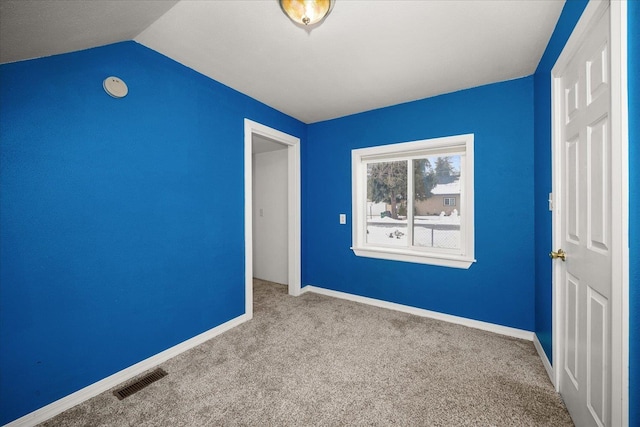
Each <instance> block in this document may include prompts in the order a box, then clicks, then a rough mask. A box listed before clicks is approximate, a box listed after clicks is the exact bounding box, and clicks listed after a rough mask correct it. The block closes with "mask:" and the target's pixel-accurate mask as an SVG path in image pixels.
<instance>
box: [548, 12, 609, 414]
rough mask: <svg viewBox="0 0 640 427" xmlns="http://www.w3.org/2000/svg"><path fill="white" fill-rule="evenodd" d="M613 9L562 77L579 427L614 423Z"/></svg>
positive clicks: (564, 210)
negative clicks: (610, 25)
mask: <svg viewBox="0 0 640 427" xmlns="http://www.w3.org/2000/svg"><path fill="white" fill-rule="evenodd" d="M610 74H611V73H610V44H609V8H607V9H606V11H605V12H604V13H603V14H602V15H601V16H600V17H599V18H597V19H594V20H593V21H592V24H591V28H590V29H589V30H588V31H587V32H586V36H585V37H584V39H583V40H582V42H581V43H580V44H579V45H578V46H577V48H576V51H575V53H574V54H573V56H572V59H571V60H570V61H569V62H568V63H567V66H566V67H565V68H564V69H563V70H560V71H559V73H558V74H557V75H556V80H555V82H556V85H558V86H556V89H558V90H557V91H556V95H557V96H560V97H561V98H560V103H559V104H560V105H561V106H560V111H559V112H558V114H559V117H560V120H559V132H560V140H559V141H558V142H560V143H561V145H562V147H559V149H558V150H557V151H556V153H557V154H558V156H559V159H556V161H559V163H560V165H561V173H560V174H559V175H560V176H558V177H557V178H558V179H559V180H560V187H559V189H560V194H559V198H557V200H558V202H559V203H560V206H561V211H560V216H561V217H560V227H559V229H557V230H556V232H557V233H559V236H556V238H555V239H554V240H555V241H556V242H557V243H559V244H560V245H561V249H563V250H564V252H565V253H566V261H564V262H563V261H561V260H560V259H556V261H555V263H556V265H555V268H556V269H559V270H560V271H559V275H558V276H556V277H559V278H560V279H559V281H558V282H557V283H556V284H555V285H556V286H560V287H561V307H560V312H561V313H562V314H561V319H559V320H560V321H561V322H562V327H561V329H560V331H559V332H560V333H561V334H562V339H561V343H562V345H561V349H560V356H561V357H560V360H558V362H560V363H559V365H558V364H557V362H556V367H555V368H556V369H560V374H559V381H560V384H559V390H560V393H561V395H562V397H563V398H564V401H565V403H566V405H567V408H568V409H569V412H570V414H571V416H572V418H573V420H574V422H575V424H576V425H578V426H609V425H611V348H612V346H611V331H612V330H611V323H612V322H611V294H612V279H611V277H612V270H611V268H612V267H611V266H612V257H611V247H612V245H611V234H612V197H611V194H612V186H611V182H612V180H611V124H610V117H611V89H610V86H611V85H610Z"/></svg>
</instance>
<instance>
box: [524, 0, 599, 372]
mask: <svg viewBox="0 0 640 427" xmlns="http://www.w3.org/2000/svg"><path fill="white" fill-rule="evenodd" d="M587 3H588V2H587V1H586V0H570V1H567V2H566V3H565V5H564V8H563V9H562V14H561V15H560V19H558V23H557V24H556V28H555V30H554V31H553V34H552V36H551V40H549V44H548V45H547V48H546V49H545V52H544V54H543V55H542V59H541V60H540V63H539V64H538V68H537V70H536V73H535V74H534V79H535V94H534V97H535V101H534V102H535V131H534V132H535V218H536V219H535V230H536V232H535V247H536V250H535V277H536V278H535V283H536V291H535V292H536V293H535V302H536V326H535V331H536V335H537V337H538V340H539V341H540V344H541V345H542V348H543V349H544V351H545V353H546V355H547V357H548V358H549V361H550V362H552V363H553V358H552V351H551V345H552V325H551V319H552V307H551V296H552V295H551V293H552V282H551V260H550V259H549V256H548V255H547V254H548V253H549V251H551V250H552V247H551V243H552V242H551V212H550V211H549V203H548V201H547V200H548V199H549V193H550V192H551V69H552V68H553V66H554V65H555V63H556V60H557V59H558V57H559V56H560V53H561V52H562V49H563V48H564V45H565V44H566V43H567V40H569V36H571V32H572V31H573V28H574V27H575V26H576V24H577V23H578V20H579V19H580V16H581V15H582V12H583V11H584V8H585V7H586V6H587Z"/></svg>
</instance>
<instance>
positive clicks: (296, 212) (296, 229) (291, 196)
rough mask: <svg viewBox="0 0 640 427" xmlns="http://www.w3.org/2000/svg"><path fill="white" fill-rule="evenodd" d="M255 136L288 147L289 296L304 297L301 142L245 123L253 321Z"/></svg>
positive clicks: (248, 296) (248, 311)
mask: <svg viewBox="0 0 640 427" xmlns="http://www.w3.org/2000/svg"><path fill="white" fill-rule="evenodd" d="M253 135H260V136H262V137H265V138H268V139H271V140H273V141H276V142H279V143H281V144H283V145H286V146H287V182H288V184H287V200H288V208H287V215H288V224H289V226H288V230H287V231H288V264H289V267H288V270H289V271H288V278H289V290H288V291H289V295H293V296H298V295H300V288H301V282H302V279H301V267H300V264H301V259H300V247H301V244H300V229H301V227H300V138H297V137H295V136H293V135H289V134H286V133H284V132H281V131H279V130H276V129H273V128H270V127H268V126H265V125H263V124H260V123H257V122H254V121H252V120H249V119H246V118H245V119H244V248H245V249H244V277H245V315H246V316H247V320H249V319H251V318H253V156H252V141H253Z"/></svg>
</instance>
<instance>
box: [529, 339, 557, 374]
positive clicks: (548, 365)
mask: <svg viewBox="0 0 640 427" xmlns="http://www.w3.org/2000/svg"><path fill="white" fill-rule="evenodd" d="M533 346H534V347H535V348H536V351H537V352H538V356H540V359H541V360H542V366H544V369H545V370H546V371H547V375H549V379H550V380H551V384H553V385H554V387H555V375H554V373H553V366H551V362H549V358H548V357H547V353H545V352H544V349H543V348H542V344H540V341H539V340H538V336H537V335H536V334H533Z"/></svg>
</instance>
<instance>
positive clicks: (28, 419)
mask: <svg viewBox="0 0 640 427" xmlns="http://www.w3.org/2000/svg"><path fill="white" fill-rule="evenodd" d="M247 320H248V318H247V315H246V314H243V315H240V316H238V317H236V318H234V319H231V320H229V321H227V322H225V323H223V324H222V325H219V326H216V327H215V328H212V329H209V330H208V331H205V332H203V333H201V334H200V335H196V336H195V337H193V338H190V339H188V340H186V341H183V342H181V343H180V344H176V345H174V346H173V347H171V348H168V349H166V350H164V351H162V352H160V353H158V354H156V355H154V356H151V357H149V358H148V359H145V360H143V361H141V362H138V363H136V364H135V365H132V366H129V367H128V368H125V369H123V370H122V371H119V372H116V373H115V374H113V375H110V376H108V377H106V378H104V379H102V380H100V381H98V382H96V383H93V384H91V385H89V386H87V387H85V388H83V389H80V390H78V391H76V392H75V393H72V394H70V395H68V396H65V397H63V398H62V399H59V400H56V401H55V402H52V403H50V404H48V405H47V406H43V407H42V408H40V409H36V410H35V411H33V412H31V413H29V414H27V415H25V416H23V417H20V418H18V419H16V420H14V421H11V422H10V423H9V424H5V427H18V426H20V427H27V426H28V427H31V426H35V425H36V424H39V423H41V422H44V421H46V420H48V419H50V418H52V417H55V416H56V415H58V414H59V413H61V412H64V411H66V410H67V409H70V408H72V407H74V406H76V405H78V404H80V403H82V402H84V401H85V400H88V399H91V398H92V397H94V396H97V395H99V394H100V393H103V392H105V391H107V390H109V389H111V388H113V387H115V386H117V385H118V384H121V383H123V382H125V381H127V380H129V379H131V378H133V377H135V376H136V375H140V374H142V373H143V372H145V371H148V370H149V369H151V368H154V367H155V366H157V365H159V364H161V363H163V362H166V361H167V360H169V359H171V358H172V357H175V356H177V355H179V354H180V353H183V352H185V351H187V350H190V349H192V348H193V347H195V346H197V345H200V344H202V343H204V342H205V341H208V340H210V339H211V338H213V337H215V336H217V335H220V334H222V333H223V332H226V331H228V330H229V329H231V328H234V327H236V326H238V325H240V324H242V323H244V322H246V321H247Z"/></svg>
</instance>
